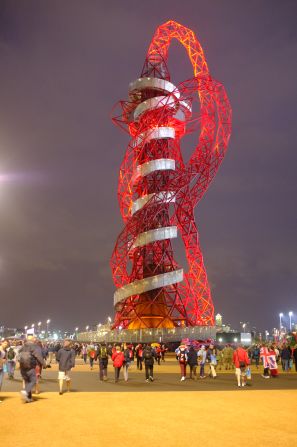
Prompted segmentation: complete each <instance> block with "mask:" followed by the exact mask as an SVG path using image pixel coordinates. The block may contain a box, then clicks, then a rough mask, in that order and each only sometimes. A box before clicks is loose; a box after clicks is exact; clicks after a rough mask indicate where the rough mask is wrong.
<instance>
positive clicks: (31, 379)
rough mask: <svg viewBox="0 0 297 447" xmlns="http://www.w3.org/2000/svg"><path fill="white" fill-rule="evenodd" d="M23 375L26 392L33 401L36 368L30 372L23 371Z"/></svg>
mask: <svg viewBox="0 0 297 447" xmlns="http://www.w3.org/2000/svg"><path fill="white" fill-rule="evenodd" d="M21 375H22V378H23V379H24V381H25V390H26V392H27V396H28V398H29V399H31V398H32V389H33V388H34V386H35V384H36V372H35V368H33V369H29V370H24V369H21Z"/></svg>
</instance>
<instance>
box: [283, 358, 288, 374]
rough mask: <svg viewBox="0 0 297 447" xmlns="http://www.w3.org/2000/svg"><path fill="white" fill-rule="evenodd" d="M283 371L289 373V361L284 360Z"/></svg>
mask: <svg viewBox="0 0 297 447" xmlns="http://www.w3.org/2000/svg"><path fill="white" fill-rule="evenodd" d="M282 368H283V371H288V369H289V359H282Z"/></svg>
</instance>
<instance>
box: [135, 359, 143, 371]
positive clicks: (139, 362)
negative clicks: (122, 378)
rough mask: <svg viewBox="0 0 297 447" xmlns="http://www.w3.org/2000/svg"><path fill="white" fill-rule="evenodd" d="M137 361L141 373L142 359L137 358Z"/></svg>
mask: <svg viewBox="0 0 297 447" xmlns="http://www.w3.org/2000/svg"><path fill="white" fill-rule="evenodd" d="M136 360H137V369H139V370H140V371H142V357H138V356H137V357H136Z"/></svg>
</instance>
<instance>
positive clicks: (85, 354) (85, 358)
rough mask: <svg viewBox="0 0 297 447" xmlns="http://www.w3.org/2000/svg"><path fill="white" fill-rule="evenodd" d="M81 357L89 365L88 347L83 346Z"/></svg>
mask: <svg viewBox="0 0 297 447" xmlns="http://www.w3.org/2000/svg"><path fill="white" fill-rule="evenodd" d="M81 355H82V358H83V361H84V364H86V363H87V357H88V351H87V345H86V344H83V345H82V348H81Z"/></svg>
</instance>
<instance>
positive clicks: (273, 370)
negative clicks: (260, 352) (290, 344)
mask: <svg viewBox="0 0 297 447" xmlns="http://www.w3.org/2000/svg"><path fill="white" fill-rule="evenodd" d="M268 354H269V357H268V363H269V372H270V377H272V378H275V377H277V376H278V370H277V362H276V352H275V349H274V346H270V347H269V348H268Z"/></svg>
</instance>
